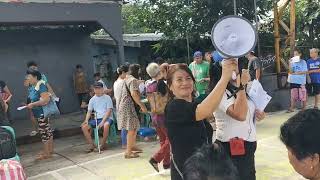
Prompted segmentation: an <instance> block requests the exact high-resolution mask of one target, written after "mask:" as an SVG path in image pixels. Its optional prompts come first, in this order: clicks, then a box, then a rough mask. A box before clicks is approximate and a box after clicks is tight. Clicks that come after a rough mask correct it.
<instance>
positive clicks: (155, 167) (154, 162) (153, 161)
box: [149, 158, 159, 172]
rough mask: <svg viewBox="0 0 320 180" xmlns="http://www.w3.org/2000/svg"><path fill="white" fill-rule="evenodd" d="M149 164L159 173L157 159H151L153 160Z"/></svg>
mask: <svg viewBox="0 0 320 180" xmlns="http://www.w3.org/2000/svg"><path fill="white" fill-rule="evenodd" d="M149 163H150V164H151V166H152V167H153V168H154V170H156V171H157V172H159V167H158V162H157V161H156V160H155V159H153V158H151V159H150V160H149Z"/></svg>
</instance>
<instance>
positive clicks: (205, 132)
mask: <svg viewBox="0 0 320 180" xmlns="http://www.w3.org/2000/svg"><path fill="white" fill-rule="evenodd" d="M236 69H237V62H236V61H234V60H228V61H225V62H224V63H223V65H222V75H221V78H220V80H219V82H218V83H217V85H216V87H215V88H214V89H213V90H212V91H211V92H210V94H209V95H208V96H207V97H206V98H205V99H204V100H203V101H202V102H201V103H200V104H199V103H197V102H195V101H194V98H195V97H194V92H195V79H194V77H193V75H192V72H191V71H190V69H189V68H188V66H187V65H186V64H176V65H174V66H172V67H170V69H169V73H168V77H167V83H168V86H169V89H170V94H171V98H172V99H171V100H170V101H169V102H168V104H167V106H166V109H165V126H166V128H167V130H168V137H169V141H170V143H171V179H172V180H180V179H183V174H182V173H183V165H184V163H185V161H186V160H187V159H188V158H189V157H190V156H191V155H192V154H193V153H194V152H195V151H196V150H197V149H198V148H200V147H201V146H202V145H203V144H212V134H213V130H212V127H211V125H210V124H209V123H208V122H207V121H206V120H205V119H206V118H207V117H210V116H212V113H213V112H214V111H215V110H216V108H217V107H218V105H219V103H220V101H221V98H222V97H223V94H224V93H225V89H226V87H227V85H228V82H229V80H230V79H231V76H232V73H233V71H235V70H236Z"/></svg>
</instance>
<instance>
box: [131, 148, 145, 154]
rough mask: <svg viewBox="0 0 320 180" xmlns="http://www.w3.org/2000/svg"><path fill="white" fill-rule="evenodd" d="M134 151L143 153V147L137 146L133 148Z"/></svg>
mask: <svg viewBox="0 0 320 180" xmlns="http://www.w3.org/2000/svg"><path fill="white" fill-rule="evenodd" d="M132 152H134V153H143V151H142V149H140V148H137V147H134V148H132Z"/></svg>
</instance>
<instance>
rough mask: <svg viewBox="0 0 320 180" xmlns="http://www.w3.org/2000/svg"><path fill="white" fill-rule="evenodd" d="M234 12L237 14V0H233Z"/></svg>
mask: <svg viewBox="0 0 320 180" xmlns="http://www.w3.org/2000/svg"><path fill="white" fill-rule="evenodd" d="M233 13H234V15H237V0H233Z"/></svg>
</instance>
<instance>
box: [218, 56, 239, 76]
mask: <svg viewBox="0 0 320 180" xmlns="http://www.w3.org/2000/svg"><path fill="white" fill-rule="evenodd" d="M221 66H222V76H221V78H225V79H226V80H228V81H230V80H231V79H236V78H237V74H236V71H238V60H237V59H234V58H229V59H224V60H223V61H222V62H221ZM234 76H235V77H234Z"/></svg>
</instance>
